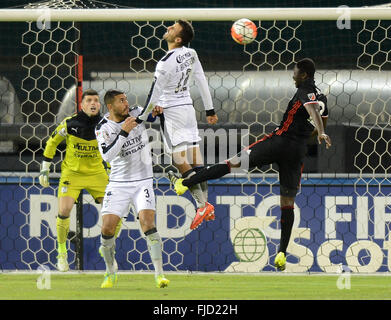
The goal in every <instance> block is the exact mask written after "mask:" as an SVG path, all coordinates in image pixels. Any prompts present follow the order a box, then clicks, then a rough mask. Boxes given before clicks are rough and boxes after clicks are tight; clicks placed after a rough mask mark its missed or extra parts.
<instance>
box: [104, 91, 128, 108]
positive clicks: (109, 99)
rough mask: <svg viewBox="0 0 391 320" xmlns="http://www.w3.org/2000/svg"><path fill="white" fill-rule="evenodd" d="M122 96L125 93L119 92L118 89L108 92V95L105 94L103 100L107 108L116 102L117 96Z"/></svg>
mask: <svg viewBox="0 0 391 320" xmlns="http://www.w3.org/2000/svg"><path fill="white" fill-rule="evenodd" d="M120 94H124V92H123V91H120V90H117V89H110V90H107V91H106V93H105V96H104V98H103V100H104V102H105V105H106V106H107V105H109V104H112V103H113V101H114V98H115V96H118V95H120Z"/></svg>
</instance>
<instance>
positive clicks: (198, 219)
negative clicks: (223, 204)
mask: <svg viewBox="0 0 391 320" xmlns="http://www.w3.org/2000/svg"><path fill="white" fill-rule="evenodd" d="M214 212H215V207H214V206H213V205H211V204H210V203H209V202H206V203H205V206H203V207H202V208H198V209H197V212H196V215H195V217H194V219H193V221H192V223H191V225H190V229H191V230H194V229H196V228H197V227H198V226H199V225H200V224H201V223H202V221H204V220H206V221H209V220H214V219H215V215H214Z"/></svg>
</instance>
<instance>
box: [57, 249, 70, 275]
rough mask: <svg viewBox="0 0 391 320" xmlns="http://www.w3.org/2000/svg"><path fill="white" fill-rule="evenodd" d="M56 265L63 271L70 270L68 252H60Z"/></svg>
mask: <svg viewBox="0 0 391 320" xmlns="http://www.w3.org/2000/svg"><path fill="white" fill-rule="evenodd" d="M56 267H57V270H58V271H61V272H67V271H68V270H69V265H68V255H67V253H66V252H64V253H59V254H58V256H57V264H56Z"/></svg>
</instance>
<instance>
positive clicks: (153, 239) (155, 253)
mask: <svg viewBox="0 0 391 320" xmlns="http://www.w3.org/2000/svg"><path fill="white" fill-rule="evenodd" d="M145 236H146V237H147V244H148V250H149V254H150V256H151V260H152V263H153V267H154V268H155V277H157V276H159V275H161V274H163V258H162V240H161V239H160V236H159V233H158V232H157V230H156V228H152V229H151V230H148V231H146V232H145Z"/></svg>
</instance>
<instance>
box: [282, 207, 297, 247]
mask: <svg viewBox="0 0 391 320" xmlns="http://www.w3.org/2000/svg"><path fill="white" fill-rule="evenodd" d="M294 220H295V214H294V212H293V207H288V206H287V207H282V208H281V239H280V249H279V250H278V252H283V253H284V254H285V255H286V248H287V247H288V244H289V239H290V237H291V232H292V227H293V221H294Z"/></svg>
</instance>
